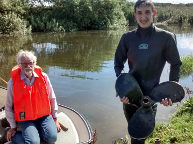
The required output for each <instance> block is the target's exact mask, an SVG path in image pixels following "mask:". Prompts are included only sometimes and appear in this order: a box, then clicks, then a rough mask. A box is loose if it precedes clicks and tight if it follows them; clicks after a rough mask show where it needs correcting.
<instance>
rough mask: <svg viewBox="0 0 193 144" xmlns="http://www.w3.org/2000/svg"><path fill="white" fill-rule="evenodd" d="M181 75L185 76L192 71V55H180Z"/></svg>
mask: <svg viewBox="0 0 193 144" xmlns="http://www.w3.org/2000/svg"><path fill="white" fill-rule="evenodd" d="M181 60H182V66H181V75H182V76H187V75H190V74H191V73H192V72H193V56H192V55H189V56H186V57H182V58H181Z"/></svg>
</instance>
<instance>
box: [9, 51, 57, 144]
mask: <svg viewBox="0 0 193 144" xmlns="http://www.w3.org/2000/svg"><path fill="white" fill-rule="evenodd" d="M36 61H37V58H36V56H35V55H34V54H33V52H31V51H23V50H20V51H19V52H18V54H17V65H16V66H15V67H13V68H12V71H11V79H10V80H9V82H8V90H7V97H6V104H5V112H6V118H7V120H8V122H9V123H10V126H11V129H10V130H9V131H8V132H7V140H8V141H12V142H14V143H16V144H17V143H18V144H23V143H25V144H39V143H40V138H41V139H43V140H44V141H45V142H47V143H49V144H52V143H54V142H55V141H56V139H57V130H58V131H60V129H61V128H60V125H59V123H58V121H57V110H58V106H57V102H56V97H55V94H54V91H53V88H52V85H51V83H50V80H49V78H48V76H47V74H45V73H44V72H42V69H41V68H40V67H38V66H36ZM16 122H18V123H19V125H20V126H21V132H17V131H16Z"/></svg>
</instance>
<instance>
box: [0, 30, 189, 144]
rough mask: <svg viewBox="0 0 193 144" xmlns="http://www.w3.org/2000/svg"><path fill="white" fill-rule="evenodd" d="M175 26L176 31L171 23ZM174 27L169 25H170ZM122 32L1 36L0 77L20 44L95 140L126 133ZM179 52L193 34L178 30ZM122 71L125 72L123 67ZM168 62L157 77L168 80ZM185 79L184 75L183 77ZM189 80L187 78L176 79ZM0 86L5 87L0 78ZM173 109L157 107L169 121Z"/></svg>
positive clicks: (107, 140)
mask: <svg viewBox="0 0 193 144" xmlns="http://www.w3.org/2000/svg"><path fill="white" fill-rule="evenodd" d="M175 30H179V29H177V28H175ZM171 31H172V30H171ZM124 32H126V30H122V31H120V30H119V31H89V32H73V33H59V34H58V33H36V34H32V35H30V36H25V37H2V38H1V39H0V76H1V77H2V78H4V79H5V80H6V81H8V79H9V77H10V73H9V71H10V69H11V68H12V67H13V66H14V65H15V64H16V62H15V55H16V53H17V52H18V51H19V50H20V49H28V50H33V51H35V53H36V55H37V57H38V65H40V66H41V67H42V68H43V69H44V71H45V72H46V73H48V75H49V77H50V80H51V82H52V84H53V87H54V90H55V93H56V96H57V100H58V102H59V103H61V104H64V105H68V106H72V107H73V108H75V109H77V110H78V111H80V112H81V113H83V114H84V115H85V116H86V117H87V119H88V120H89V121H90V123H91V125H92V126H93V128H96V129H97V132H98V140H97V143H98V144H103V143H104V144H108V143H112V140H115V139H116V138H119V137H123V136H125V135H126V133H127V126H126V125H127V124H126V120H125V118H124V116H123V111H122V105H121V103H120V101H119V99H118V98H116V97H115V90H114V82H115V79H116V77H115V74H114V70H113V58H114V52H115V49H116V47H117V44H118V42H119V40H120V37H121V35H122V34H123V33H124ZM176 36H177V41H178V49H179V51H180V55H181V56H182V55H183V56H185V55H189V54H191V53H192V50H193V43H192V42H193V33H190V30H189V31H188V33H187V32H184V33H183V32H177V33H176ZM125 71H128V69H127V68H126V70H125ZM168 72H169V68H168V65H167V66H166V67H165V69H164V72H163V74H162V77H161V81H165V80H168ZM187 79H188V80H187ZM180 81H181V83H182V84H183V85H185V86H190V87H191V85H192V81H191V80H189V77H186V78H183V79H181V80H180ZM0 85H4V86H6V84H3V83H2V82H1V81H0ZM174 110H175V109H172V108H167V109H164V108H161V111H160V112H159V113H158V115H157V119H158V120H160V121H165V120H168V115H163V114H166V111H167V113H168V114H169V115H171V113H172V112H173V111H174Z"/></svg>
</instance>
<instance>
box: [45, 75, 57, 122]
mask: <svg viewBox="0 0 193 144" xmlns="http://www.w3.org/2000/svg"><path fill="white" fill-rule="evenodd" d="M43 75H44V77H45V79H46V83H47V89H48V97H49V100H50V106H51V114H52V116H53V118H57V111H58V104H57V101H56V95H55V93H54V90H53V87H52V84H51V82H50V79H49V77H48V75H47V74H46V73H43Z"/></svg>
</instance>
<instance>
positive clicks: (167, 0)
mask: <svg viewBox="0 0 193 144" xmlns="http://www.w3.org/2000/svg"><path fill="white" fill-rule="evenodd" d="M130 1H134V2H136V1H137V0H130ZM152 1H153V2H159V3H175V4H178V3H185V4H186V3H193V0H152Z"/></svg>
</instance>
